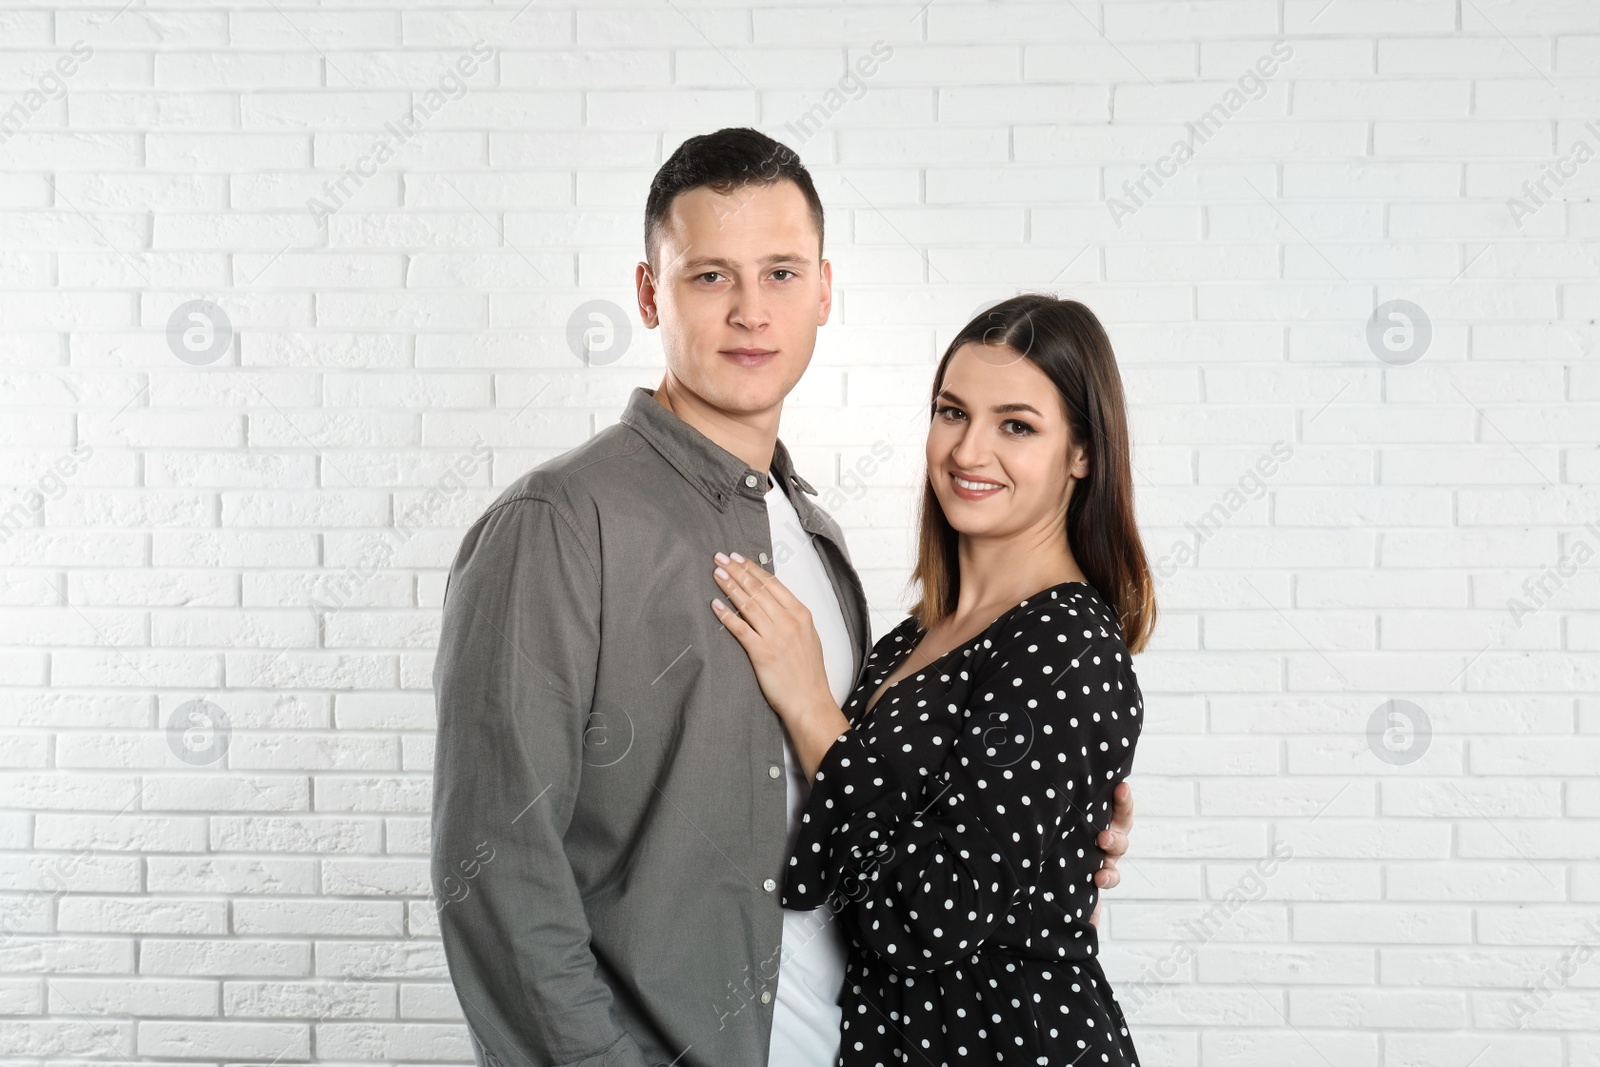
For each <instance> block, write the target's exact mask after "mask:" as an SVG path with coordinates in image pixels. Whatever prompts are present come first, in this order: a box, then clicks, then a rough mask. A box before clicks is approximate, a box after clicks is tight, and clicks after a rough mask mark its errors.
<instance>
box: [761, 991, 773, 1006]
mask: <svg viewBox="0 0 1600 1067" xmlns="http://www.w3.org/2000/svg"><path fill="white" fill-rule="evenodd" d="M761 1003H763V1004H771V1003H772V994H771V993H768V992H766V991H764V990H763V991H762V993H761Z"/></svg>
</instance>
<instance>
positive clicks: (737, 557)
mask: <svg viewBox="0 0 1600 1067" xmlns="http://www.w3.org/2000/svg"><path fill="white" fill-rule="evenodd" d="M733 558H734V559H736V560H738V561H739V562H740V563H743V562H744V557H743V556H741V555H739V553H737V552H735V553H734V554H733Z"/></svg>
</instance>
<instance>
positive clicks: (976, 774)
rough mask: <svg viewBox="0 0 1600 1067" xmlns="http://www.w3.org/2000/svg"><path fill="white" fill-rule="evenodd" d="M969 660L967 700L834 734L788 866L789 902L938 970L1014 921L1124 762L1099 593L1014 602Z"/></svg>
mask: <svg viewBox="0 0 1600 1067" xmlns="http://www.w3.org/2000/svg"><path fill="white" fill-rule="evenodd" d="M971 671H972V676H971V679H970V682H971V684H970V685H969V686H968V687H967V689H966V692H967V694H968V695H967V696H966V698H965V699H964V700H963V702H962V706H960V707H956V706H954V705H949V706H947V707H946V708H945V711H946V714H944V715H942V716H939V715H934V714H929V713H923V712H918V713H914V714H912V715H911V717H910V719H911V721H909V722H907V723H904V724H903V725H902V724H900V723H899V720H898V718H897V720H896V726H895V727H894V728H886V727H888V720H884V721H882V722H879V723H878V724H876V727H875V728H874V729H873V730H871V731H867V730H863V729H859V728H857V729H851V730H848V731H846V732H845V733H844V734H842V735H841V736H840V737H839V738H838V740H836V741H835V743H834V744H833V746H832V747H831V748H829V750H828V752H827V754H826V755H825V756H824V758H823V760H822V763H821V765H820V766H819V767H818V770H817V774H816V778H815V781H814V783H813V787H812V793H811V796H810V797H809V798H808V800H807V804H806V809H805V812H804V813H803V815H802V817H801V828H800V832H799V835H798V839H797V842H796V845H795V853H794V855H793V856H792V857H791V858H790V861H789V867H788V870H787V872H786V880H785V895H784V900H783V903H784V906H785V907H792V908H807V907H816V906H819V905H820V904H822V903H824V902H825V901H830V900H831V901H832V902H833V903H834V905H835V906H836V907H837V908H838V909H839V910H840V911H841V913H842V914H844V915H845V916H846V921H847V922H848V923H849V925H850V928H851V929H852V931H853V932H854V933H855V935H856V937H857V939H858V940H859V941H860V942H861V943H862V944H863V945H864V946H865V947H867V948H869V949H871V950H872V951H873V952H874V953H876V954H877V955H878V956H879V957H881V958H882V960H883V961H884V962H885V963H887V964H889V965H890V966H892V967H895V968H897V969H900V970H911V971H917V970H933V969H938V968H943V967H948V966H950V965H952V964H954V963H957V962H959V961H960V960H963V959H966V958H968V957H970V956H972V955H973V954H974V953H976V952H977V951H978V950H979V949H980V948H981V947H982V946H983V945H984V944H985V943H986V942H987V941H989V940H990V939H991V938H992V937H993V936H994V935H995V933H996V931H998V930H1000V929H1001V928H1002V926H1003V925H1004V924H1008V923H1013V922H1016V921H1018V917H1017V916H1016V915H1015V914H1014V913H1015V912H1016V911H1017V910H1018V909H1019V908H1020V907H1023V906H1025V902H1024V899H1023V898H1024V897H1025V896H1026V891H1025V889H1024V886H1026V885H1029V884H1036V883H1037V882H1038V874H1039V868H1040V867H1041V865H1042V864H1043V863H1045V861H1046V859H1047V857H1048V856H1049V853H1050V850H1051V846H1052V845H1053V844H1054V843H1056V842H1058V841H1059V840H1060V839H1061V838H1062V836H1063V830H1064V828H1066V820H1067V819H1068V818H1069V817H1070V816H1071V813H1072V812H1073V811H1074V809H1078V810H1079V811H1080V812H1081V813H1082V814H1080V815H1079V816H1078V817H1080V818H1081V817H1083V816H1084V815H1086V814H1087V812H1088V808H1089V805H1090V804H1092V803H1093V802H1094V801H1093V798H1094V797H1095V796H1096V795H1097V794H1100V793H1103V794H1105V795H1107V796H1109V793H1110V791H1111V790H1112V789H1113V788H1115V785H1116V782H1117V781H1120V780H1121V779H1122V778H1123V777H1126V774H1127V771H1128V769H1129V767H1131V764H1132V757H1133V748H1134V742H1135V740H1136V738H1137V736H1138V732H1139V726H1140V721H1141V720H1140V717H1139V713H1140V708H1141V701H1140V697H1139V691H1138V686H1137V684H1136V681H1135V678H1134V675H1133V671H1132V664H1131V658H1130V656H1129V654H1128V651H1127V649H1126V647H1125V646H1124V644H1123V642H1122V639H1121V636H1120V633H1119V631H1118V627H1117V624H1116V622H1115V620H1114V618H1113V617H1112V616H1111V614H1110V613H1109V611H1108V610H1107V609H1106V608H1105V607H1104V605H1103V604H1102V603H1101V602H1100V601H1099V600H1098V599H1095V600H1093V601H1091V600H1090V598H1088V597H1077V598H1073V599H1070V600H1069V599H1049V600H1040V601H1037V602H1033V603H1028V604H1025V605H1024V606H1023V608H1022V609H1021V610H1020V611H1019V612H1017V613H1016V615H1015V616H1014V617H1013V619H1012V621H1011V622H1009V623H1008V624H1007V626H1006V628H1005V629H1004V630H1003V631H1002V632H1001V633H1000V634H999V635H998V636H997V637H996V638H995V639H994V647H993V648H989V649H986V650H985V654H984V655H981V656H977V657H974V660H973V661H972V663H971ZM883 708H884V705H883V704H882V702H880V703H879V704H878V706H877V707H875V708H874V709H873V711H872V712H870V713H869V714H878V713H880V712H881V711H882V710H883ZM904 715H905V711H904V710H902V716H904ZM940 719H942V720H943V721H944V723H945V725H944V726H943V727H941V726H939V725H938V722H937V720H940ZM941 734H942V735H943V739H942V740H940V738H941ZM941 745H942V746H944V747H946V748H947V749H948V752H947V754H946V755H945V756H944V758H943V759H942V761H941V762H940V763H939V764H937V765H936V767H935V768H934V770H933V771H932V772H931V773H930V772H926V771H924V772H923V773H921V774H919V770H921V769H922V765H923V764H924V763H925V762H926V761H928V760H930V759H936V758H937V756H936V755H935V754H934V753H937V750H938V749H939V748H940V747H941ZM1091 878H1092V875H1091ZM1085 899H1086V900H1087V894H1086V896H1085Z"/></svg>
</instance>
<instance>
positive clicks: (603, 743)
mask: <svg viewBox="0 0 1600 1067" xmlns="http://www.w3.org/2000/svg"><path fill="white" fill-rule="evenodd" d="M822 236H823V213H822V205H821V202H820V200H819V198H818V197H817V194H816V190H815V188H814V187H813V185H812V182H811V178H810V175H809V174H808V173H807V171H806V169H805V168H804V166H802V165H801V164H800V162H799V160H798V158H797V157H796V156H795V155H794V154H793V153H792V152H791V151H789V150H788V149H787V148H785V147H784V146H782V145H780V144H778V143H777V142H776V141H773V140H771V139H770V138H768V137H766V136H764V135H762V134H760V133H757V132H756V131H754V130H748V129H728V130H721V131H718V132H717V133H714V134H708V135H705V136H701V137H694V138H690V139H689V140H688V141H686V142H684V144H683V145H682V146H680V147H679V149H678V150H677V151H676V152H675V153H674V154H673V156H672V158H671V159H669V160H668V161H667V163H666V164H665V165H663V166H662V168H661V169H660V171H659V172H658V173H657V174H656V177H655V180H654V182H653V183H652V185H651V190H650V194H649V197H648V199H647V202H646V206H645V254H646V259H645V262H643V263H640V264H639V266H638V267H637V269H636V282H637V290H638V300H639V311H640V314H641V316H642V318H643V320H644V322H645V324H646V326H648V327H649V328H652V329H654V328H655V327H656V326H657V325H660V326H661V328H662V348H663V351H664V354H665V359H666V373H665V375H664V376H663V378H662V381H661V384H660V385H659V386H658V387H657V388H656V389H655V390H653V391H652V390H648V389H644V388H637V389H635V390H634V391H633V392H632V394H631V395H630V397H629V399H628V403H627V407H626V409H625V410H624V412H623V414H622V417H621V421H620V422H619V423H618V424H616V425H614V426H611V427H608V428H607V429H605V430H603V431H602V432H600V433H599V434H596V435H595V436H594V437H593V438H592V439H590V440H589V441H588V442H586V443H585V444H583V445H580V446H579V447H578V448H575V449H573V450H572V451H570V452H568V453H566V454H564V455H562V456H560V457H558V458H556V459H554V460H552V461H550V462H548V463H545V464H542V465H540V466H539V467H537V468H535V469H534V470H532V471H529V472H528V473H527V474H525V475H523V476H522V477H521V478H520V479H518V480H517V481H516V482H515V483H513V484H512V485H511V486H510V487H508V488H507V489H506V491H505V492H504V493H502V494H501V496H500V497H499V499H498V500H496V501H495V503H494V504H493V505H491V506H490V508H489V509H488V510H487V511H486V512H485V513H484V514H483V515H482V516H481V517H480V518H479V519H478V520H477V522H476V523H474V524H473V526H472V528H471V529H470V530H469V531H468V532H467V534H466V537H465V538H464V539H463V540H462V543H461V548H460V551H459V553H458V554H457V556H456V559H455V562H454V564H453V566H452V568H451V572H450V578H449V582H448V584H447V586H446V598H445V603H444V619H443V631H442V635H441V639H440V644H439V653H438V660H437V662H436V664H435V668H434V684H435V687H436V691H437V695H438V714H439V734H438V747H437V750H436V763H435V780H434V814H433V863H432V875H433V885H434V892H435V896H436V898H437V901H438V908H439V923H440V932H441V936H442V938H443V943H444V950H445V956H446V960H447V962H448V964H449V968H450V975H451V979H452V981H453V982H454V984H455V987H456V991H457V994H458V996H459V999H460V1001H461V1007H462V1011H463V1013H464V1014H465V1016H466V1019H467V1023H468V1027H469V1031H470V1033H471V1036H472V1041H473V1049H474V1054H475V1056H476V1059H477V1062H478V1063H479V1064H480V1065H498V1067H552V1065H562V1067H647V1065H660V1064H669V1063H670V1064H674V1065H678V1064H682V1065H686V1067H687V1065H703V1067H743V1065H760V1064H767V1063H770V1064H771V1065H772V1067H790V1065H793V1067H801V1065H815V1067H829V1065H831V1064H832V1063H833V1062H834V1057H835V1055H836V1052H837V1048H838V1039H839V1020H838V1007H837V1004H836V1003H835V1002H834V998H835V997H836V995H837V993H838V990H839V983H840V981H841V979H842V975H843V955H844V940H843V935H842V934H841V932H840V929H839V927H838V924H837V923H836V922H835V921H833V916H832V914H831V913H829V912H828V910H827V909H826V908H821V909H818V912H817V913H800V912H787V913H786V912H785V911H784V910H783V909H782V908H781V907H780V906H779V904H778V899H779V894H778V892H777V891H778V889H779V885H780V879H781V878H782V877H783V870H784V868H785V866H786V860H787V856H788V844H789V841H790V840H791V831H792V829H793V824H794V820H795V818H797V815H796V812H797V810H798V807H799V806H800V804H801V802H802V801H803V799H804V793H803V790H804V787H805V786H804V778H803V776H802V775H801V774H800V772H799V770H798V768H797V767H796V765H795V762H794V758H793V752H792V749H791V747H790V745H789V743H788V739H787V737H786V735H785V733H784V730H783V728H782V725H781V724H780V722H779V721H778V719H777V717H776V715H774V714H773V713H772V711H771V709H770V708H769V707H768V706H767V704H766V701H765V700H764V698H763V697H762V695H761V690H760V687H759V685H758V684H757V682H756V679H755V675H754V672H753V671H752V669H751V667H750V663H749V659H748V657H747V656H746V655H745V653H744V651H743V649H742V648H741V647H740V646H739V643H738V642H737V641H736V640H735V639H734V638H733V637H732V635H731V634H729V633H728V632H727V631H726V630H725V629H724V627H723V626H722V624H721V623H720V622H719V621H718V620H717V619H716V617H715V616H714V615H713V614H712V612H711V610H710V608H709V603H710V601H711V599H712V598H713V597H716V596H718V595H720V592H721V591H720V590H719V589H718V587H717V585H716V583H715V581H714V579H713V575H712V568H713V566H714V562H713V558H712V557H713V554H714V553H716V552H718V551H724V552H735V551H736V552H740V553H742V554H744V555H745V556H747V557H748V558H750V559H753V560H756V561H758V562H759V563H761V564H762V565H764V566H769V567H772V568H773V569H774V570H775V573H777V574H778V576H779V577H780V578H781V579H782V580H783V581H784V582H785V584H787V585H789V587H790V588H791V589H792V590H793V591H794V592H795V594H796V595H797V596H798V597H800V598H801V599H802V600H804V602H805V603H806V605H807V607H808V608H809V609H810V610H811V613H812V616H813V619H814V621H815V622H816V625H817V629H818V633H819V634H820V636H821V638H822V642H823V648H824V658H825V666H826V670H827V674H828V681H829V684H830V687H831V688H832V690H833V693H834V695H835V696H836V697H837V698H838V699H839V700H840V702H841V703H843V701H844V699H845V697H846V695H847V694H848V693H849V692H850V690H851V688H852V687H853V684H854V682H855V680H856V677H857V675H858V674H859V672H860V669H861V667H862V666H863V665H864V663H865V660H866V656H867V654H868V652H869V651H870V650H871V646H872V633H871V627H870V624H869V622H868V617H867V605H866V598H865V595H864V593H863V591H862V587H861V583H860V580H859V579H858V577H857V575H856V572H855V570H854V568H853V567H852V565H851V562H850V557H849V554H848V552H847V551H846V549H845V545H844V539H843V536H842V535H841V533H840V530H839V527H838V525H837V524H836V523H835V522H834V521H833V519H832V518H830V517H829V516H828V515H827V514H826V513H825V512H823V511H822V510H821V509H820V508H819V507H817V505H816V504H815V503H813V502H812V501H811V500H810V499H808V497H809V496H814V495H816V490H815V489H813V488H812V487H811V485H810V484H809V483H807V482H806V481H805V479H803V478H802V477H800V475H799V474H798V473H797V472H796V471H795V470H794V468H793V465H792V463H791V461H790V457H789V453H788V450H787V449H786V448H785V447H784V445H783V443H782V442H781V441H779V440H778V438H777V431H778V421H779V416H780V414H781V412H782V407H783V400H784V397H785V396H787V395H788V393H789V391H790V390H791V389H792V388H793V387H794V386H795V384H796V383H797V382H798V381H799V380H800V376H801V375H802V374H803V373H804V372H805V369H806V366H807V365H808V364H809V363H810V360H811V354H812V351H813V348H814V347H815V344H816V332H817V327H819V326H821V325H823V324H824V323H826V322H827V319H828V312H829V308H830V304H831V299H832V270H831V265H830V264H829V263H828V261H827V260H825V259H823V258H822ZM769 509H770V510H769ZM1128 811H1129V809H1128V808H1127V807H1126V806H1125V805H1123V804H1119V814H1118V821H1117V822H1116V823H1115V824H1114V826H1115V829H1116V831H1118V832H1115V833H1113V832H1112V831H1108V837H1107V839H1106V841H1105V842H1104V844H1105V845H1106V846H1107V847H1108V853H1109V855H1110V856H1111V857H1112V858H1111V859H1110V860H1108V862H1107V869H1106V870H1104V871H1102V872H1101V876H1100V877H1101V881H1102V884H1104V885H1107V886H1110V885H1114V884H1115V882H1116V871H1115V863H1114V857H1115V856H1117V855H1120V854H1121V853H1122V852H1123V851H1124V850H1125V849H1126V832H1127V829H1128V827H1129V825H1130V824H1129V822H1128ZM769 1054H770V1058H769Z"/></svg>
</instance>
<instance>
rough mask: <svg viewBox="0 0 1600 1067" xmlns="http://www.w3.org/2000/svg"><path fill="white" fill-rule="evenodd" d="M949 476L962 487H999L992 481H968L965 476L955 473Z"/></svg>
mask: <svg viewBox="0 0 1600 1067" xmlns="http://www.w3.org/2000/svg"><path fill="white" fill-rule="evenodd" d="M951 477H953V478H955V480H956V484H957V485H959V486H960V487H961V488H963V489H998V488H1000V487H999V486H998V485H996V484H995V483H994V482H969V481H967V480H966V479H965V478H963V477H961V476H960V475H958V474H957V475H951Z"/></svg>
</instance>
